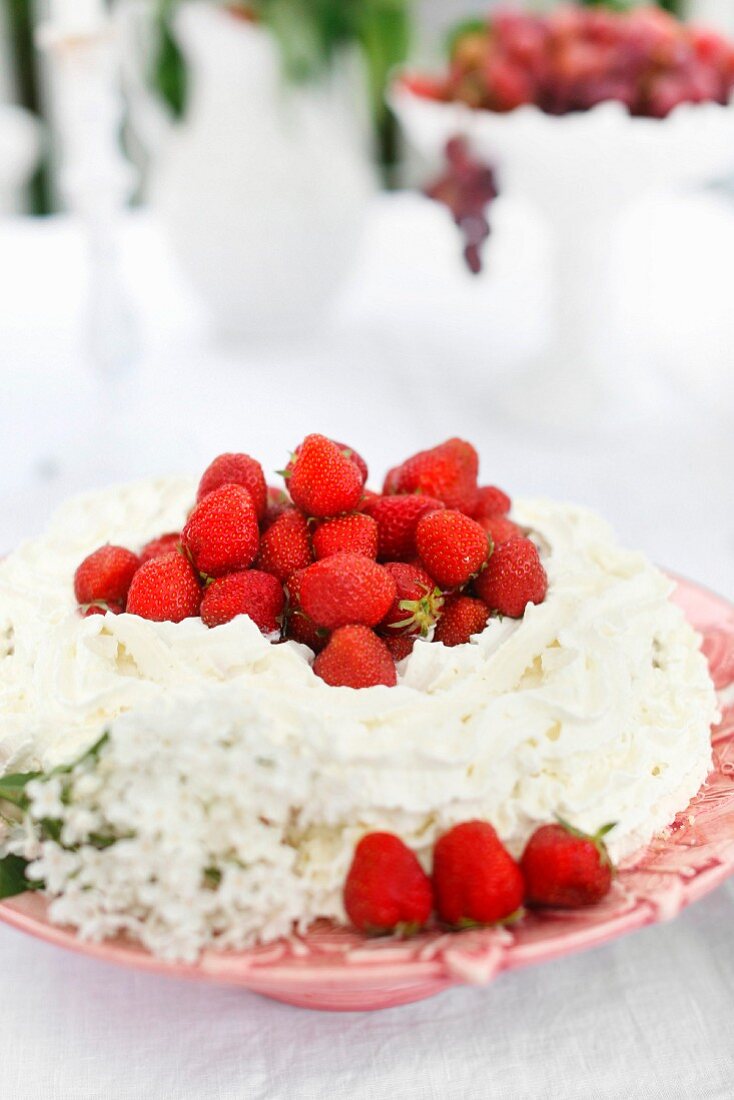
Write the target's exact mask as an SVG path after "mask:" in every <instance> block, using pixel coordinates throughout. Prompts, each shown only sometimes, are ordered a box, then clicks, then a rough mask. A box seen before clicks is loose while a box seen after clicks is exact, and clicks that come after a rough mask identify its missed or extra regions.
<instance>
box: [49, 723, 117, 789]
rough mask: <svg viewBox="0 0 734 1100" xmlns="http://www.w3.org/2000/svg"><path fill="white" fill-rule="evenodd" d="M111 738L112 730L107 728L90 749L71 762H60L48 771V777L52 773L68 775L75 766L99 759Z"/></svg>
mask: <svg viewBox="0 0 734 1100" xmlns="http://www.w3.org/2000/svg"><path fill="white" fill-rule="evenodd" d="M109 739H110V732H109V730H105V732H104V733H103V734H102V736H101V737H100V738H98V739H97V740H96V741H95V742H94V744H93V745H90V746H89V748H88V749H85V750H84V752H83V753H82V754H81V756H78V757H77V759H76V760H72V762H71V763H70V764H59V765H58V766H57V767H55V768H53V769H52V770H51V771H50V772H49V773H48V776H47V778H50V777H51V776H52V775H68V774H69V773H70V772H72V771H73V770H74V768H78V767H79V765H80V764H84V763H85V762H86V761H87V760H98V759H99V754H100V753H101V751H102V749H103V748H104V746H105V745H106V744H107V742H108V741H109Z"/></svg>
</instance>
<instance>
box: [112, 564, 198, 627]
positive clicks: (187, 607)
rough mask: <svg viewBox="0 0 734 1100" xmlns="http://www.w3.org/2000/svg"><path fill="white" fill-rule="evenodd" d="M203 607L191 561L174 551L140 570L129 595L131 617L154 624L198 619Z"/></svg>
mask: <svg viewBox="0 0 734 1100" xmlns="http://www.w3.org/2000/svg"><path fill="white" fill-rule="evenodd" d="M200 604H201V588H200V586H199V578H198V577H197V575H196V571H195V569H194V567H193V565H192V564H191V562H190V561H189V559H188V558H187V557H185V556H184V555H183V554H179V553H178V551H177V550H174V551H173V552H172V553H170V554H164V555H163V556H162V557H160V558H151V559H150V561H146V562H145V564H144V565H141V566H140V569H138V571H137V573H136V574H135V576H134V577H133V582H132V584H131V585H130V591H129V592H128V596H127V613H128V615H139V616H140V617H141V619H152V620H153V621H154V622H166V621H167V622H172V623H180V622H181V620H182V619H189V618H191V617H192V616H194V615H198V614H199V605H200Z"/></svg>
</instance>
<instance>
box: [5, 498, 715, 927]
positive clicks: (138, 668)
mask: <svg viewBox="0 0 734 1100" xmlns="http://www.w3.org/2000/svg"><path fill="white" fill-rule="evenodd" d="M194 494H195V485H194V483H193V482H192V481H189V480H188V479H165V480H156V481H150V482H145V483H142V484H134V485H129V486H123V487H119V488H114V489H111V490H107V491H104V492H101V493H94V494H88V495H86V496H83V497H80V498H77V499H75V500H73V501H70V502H69V503H68V504H66V505H65V506H64V507H63V508H62V509H61V510H60V511H59V513H58V514H57V516H56V517H55V519H54V520H53V522H52V524H51V525H50V527H49V529H48V531H47V532H46V534H45V535H44V536H43V537H41V538H39V539H37V540H34V541H32V542H28V543H26V544H25V545H23V546H21V547H20V548H19V549H18V550H17V551H16V552H15V553H14V554H12V555H11V556H10V557H8V558H7V559H6V560H5V561H4V562H2V563H1V564H0V767H4V768H14V767H20V766H27V765H28V764H30V763H33V764H40V765H43V766H50V765H55V764H57V763H61V762H66V761H68V760H70V759H73V758H74V757H75V756H76V755H78V754H79V753H80V752H81V751H82V750H83V749H84V748H85V747H87V746H88V745H89V744H91V743H92V742H93V741H94V740H95V739H96V738H97V737H98V736H99V735H100V733H101V732H102V731H103V730H105V729H108V728H109V729H111V731H112V738H113V741H115V740H117V739H119V740H120V743H122V742H123V741H124V739H125V738H132V739H134V741H135V744H136V745H137V746H138V747H139V746H140V744H141V738H142V743H145V740H146V739H147V740H148V741H149V742H150V744H151V746H153V745H154V744H155V740H156V738H157V737H158V736H159V731H160V732H163V731H165V734H166V736H167V737H169V738H170V735H171V731H172V730H175V728H176V727H177V726H178V728H182V729H183V728H187V725H188V724H189V723H190V721H191V718H192V716H195V725H196V730H197V738H198V740H199V742H203V743H204V744H205V743H206V738H207V736H210V737H211V738H212V740H214V739H216V737H217V736H218V732H221V730H222V728H224V727H226V728H227V730H228V736H230V737H234V738H236V739H238V743H240V745H241V746H242V747H243V751H244V752H245V753H246V752H247V751H250V749H248V745H250V747H251V752H252V757H253V761H258V762H260V764H261V763H262V760H263V759H264V758H267V760H268V767H269V768H270V769H271V771H272V799H273V800H275V801H277V806H275V805H274V812H273V815H272V817H273V822H274V824H273V827H272V829H269V830H265V832H264V833H263V830H262V829H260V830H259V833H258V838H257V848H258V850H261V849H263V846H265V848H267V846H268V845H271V846H272V850H271V852H270V857H272V861H273V862H274V863H277V862H279V861H278V854H277V853H278V850H279V849H282V846H283V845H286V846H287V847H288V849H289V850H290V851H291V852H292V855H293V858H292V860H291V862H290V863H289V864H288V870H287V873H286V872H283V874H282V875H281V877H280V879H279V880H278V881H279V882H280V883H281V884H282V885H281V886H279V888H278V889H279V890H281V894H282V893H283V891H285V893H287V892H288V890H289V889H290V890H292V892H293V893H292V898H297V903H296V902H293V901H292V902H291V904H290V907H288V906H286V908H287V909H288V911H289V912H290V911H291V910H292V909H294V908H295V910H296V911H297V913H298V916H299V919H302V920H303V921H308V920H309V919H311V918H314V917H316V916H321V915H327V916H334V917H336V918H338V919H340V918H343V910H342V904H341V887H342V883H343V880H344V876H345V873H346V870H347V868H348V865H349V861H350V859H351V854H352V851H353V847H354V843H355V841H356V840H357V839H358V837H359V836H360V835H362V834H363V833H364V832H366V831H369V830H372V829H389V830H392V831H395V832H397V833H398V834H399V835H401V836H402V837H403V838H404V839H405V840H406V842H407V843H409V844H410V845H411V846H412V847H413V848H414V849H415V850H416V851H417V852H418V853H419V855H421V857H424V858H425V861H426V863H428V862H429V860H430V850H431V846H432V844H433V842H434V840H435V838H436V837H437V836H438V835H439V834H440V833H441V832H442V831H443V830H445V829H446V828H447V827H448V826H450V825H451V824H453V823H455V822H457V821H461V820H466V819H468V818H472V817H481V818H484V819H487V820H489V821H491V822H492V824H493V825H494V826H495V827H496V828H497V830H498V832H499V833H500V835H501V836H502V838H503V839H504V840H505V841H506V843H507V844H508V845H509V846H510V848H511V849H512V850H513V851H514V852H516V853H517V852H518V851H519V850H520V849H521V847H522V845H523V843H524V841H525V840H526V838H527V836H528V835H529V833H530V832H531V831H532V829H533V828H534V827H535V826H536V825H537V824H538V823H540V822H546V821H548V820H551V819H553V816H554V815H555V814H559V815H561V816H562V817H564V818H567V819H569V820H570V821H572V822H573V823H574V824H575V825H577V826H579V827H580V828H582V829H586V830H589V831H594V830H596V829H597V828H598V827H599V826H600V825H602V824H604V823H606V822H610V821H613V822H617V825H616V828H615V829H614V831H613V832H612V833H611V835H610V837H609V841H610V849H611V852H612V855H613V857H614V858H619V857H620V856H622V855H624V854H626V853H628V852H630V851H631V850H633V849H634V848H635V847H637V846H639V845H641V844H643V843H645V842H646V841H647V840H649V839H650V837H651V836H652V835H653V834H654V833H655V832H657V831H659V830H660V829H662V828H663V827H664V826H665V825H667V824H668V823H669V822H670V821H671V820H672V818H673V816H674V815H675V813H676V811H678V810H679V809H681V808H683V807H684V806H685V805H686V804H687V802H688V800H689V799H690V798H691V797H692V796H693V795H694V794H695V792H696V791H697V789H698V788H699V786H700V785H701V783H702V782H703V780H704V779H705V777H706V774H707V771H708V769H709V766H710V759H711V748H710V737H709V733H710V726H711V723H712V721H713V720H714V719H715V717H716V713H717V704H716V698H715V693H714V690H713V686H712V684H711V681H710V678H709V675H708V670H707V667H706V662H705V660H704V658H703V656H702V654H701V653H700V650H699V638H698V636H697V635H696V634H695V632H694V631H693V629H692V628H691V627H690V626H689V624H688V623H687V622H686V620H685V618H684V616H683V614H682V612H681V611H680V610H679V609H678V608H677V607H676V606H675V605H674V604H673V603H671V602H670V599H669V597H670V593H671V589H672V587H673V586H672V584H671V582H670V580H669V579H668V578H666V577H665V576H664V575H663V574H662V573H661V572H659V571H658V570H657V569H656V568H654V567H653V566H652V565H651V564H650V562H649V561H648V560H647V559H646V558H645V557H644V556H643V555H641V554H639V553H633V552H630V551H628V550H624V549H622V548H620V547H619V546H618V545H617V543H616V541H615V539H614V536H613V534H612V532H611V531H610V529H609V527H608V526H607V525H606V524H605V523H604V522H603V521H602V520H600V519H599V518H597V517H596V516H595V515H593V514H592V513H590V512H587V511H585V510H583V509H580V508H576V507H573V506H570V505H565V504H557V503H552V502H549V501H544V500H521V501H516V503H515V507H514V510H513V514H512V518H513V519H514V520H515V521H516V522H517V523H519V524H521V525H522V526H523V527H525V528H528V529H529V530H530V531H532V533H533V537H534V538H535V539H536V540H537V541H538V544H539V546H540V548H541V554H542V557H543V561H544V564H545V566H546V569H547V572H548V577H549V590H548V596H547V598H546V600H545V602H544V603H543V604H541V605H539V606H529V607H528V608H527V610H526V613H525V616H524V618H523V619H522V620H520V621H514V620H509V619H504V620H501V619H491V620H490V622H489V623H488V625H487V628H486V629H485V630H484V631H483V632H482V633H481V634H480V635H478V636H476V637H475V638H474V639H473V640H472V642H471V643H469V644H467V645H463V646H457V647H454V648H446V647H444V646H443V645H441V644H439V643H430V644H429V643H427V642H422V641H418V642H417V643H416V645H415V648H414V651H413V653H412V655H411V656H410V657H408V658H407V659H406V660H405V661H403V662H402V663H401V664H400V666H399V683H398V686H397V687H395V688H387V687H375V688H369V689H365V690H361V691H354V690H352V689H350V688H333V687H329V686H328V685H326V684H324V683H323V682H322V681H321V680H319V679H318V678H317V677H315V676H314V675H313V672H312V670H311V667H310V665H311V660H312V657H313V655H312V654H311V652H310V650H308V649H307V648H306V647H304V646H301V645H298V644H296V643H294V642H286V643H283V644H278V645H274V644H272V643H271V642H270V641H268V639H266V638H264V637H263V636H262V635H261V634H260V633H259V631H258V629H257V628H256V627H255V625H254V624H253V623H252V622H251V621H250V620H249V619H248V618H247V617H245V616H240V617H238V618H237V619H235V620H233V621H232V622H230V623H228V624H226V625H224V626H220V627H217V628H216V629H214V630H209V629H207V627H205V626H204V624H203V623H202V622H201V621H200V620H198V619H188V620H185V621H184V622H182V623H180V624H173V623H154V622H148V621H146V620H144V619H140V618H137V617H136V616H132V615H119V616H115V615H112V614H107V615H105V616H101V615H98V616H92V617H90V618H86V619H85V618H82V617H80V615H79V613H78V611H77V609H76V605H75V600H74V593H73V587H72V578H73V573H74V570H75V568H76V566H77V565H78V563H79V562H80V561H81V560H82V558H83V557H84V556H85V555H86V554H88V553H90V552H91V551H92V550H94V549H95V548H96V547H97V546H99V545H100V544H102V543H105V542H113V543H122V544H123V545H127V546H130V547H131V548H132V549H138V548H140V547H141V546H142V545H143V544H144V543H145V542H146V541H147V540H148V539H150V538H152V537H154V536H156V535H159V534H162V533H164V532H166V531H169V530H177V529H180V527H181V526H182V524H183V522H184V519H185V516H186V513H187V510H188V509H189V507H190V505H191V502H192V501H193V499H194ZM120 756H121V758H122V759H124V753H121V754H120ZM154 796H155V795H154V792H153V793H152V794H151V797H154ZM160 796H161V798H163V797H164V796H165V790H164V787H163V786H162V787H161V792H160ZM265 857H267V853H264V858H265ZM279 865H282V860H280V864H279ZM288 884H290V885H288ZM277 894H278V891H277V890H274V891H271V892H270V895H268V896H269V897H270V901H269V903H268V904H269V905H270V906H271V909H273V906H274V907H275V909H276V910H277V911H278V912H279V913H280V914H281V916H282V912H283V908H282V905H281V902H282V901H283V897H282V896H280V901H279V900H278V896H276V895H277ZM279 905H280V908H278V906H279ZM273 920H274V917H273V912H272V911H263V912H262V913H260V914H258V915H257V918H256V920H255V924H256V925H257V928H255V930H254V932H253V935H255V934H256V935H261V936H264V937H265V938H267V935H268V927H271V928H272V929H273V932H274V933H275V930H276V928H277V929H278V930H282V920H281V921H280V922H278V921H276V922H275V923H272V922H273Z"/></svg>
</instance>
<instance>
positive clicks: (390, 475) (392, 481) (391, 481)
mask: <svg viewBox="0 0 734 1100" xmlns="http://www.w3.org/2000/svg"><path fill="white" fill-rule="evenodd" d="M401 469H402V467H400V466H393V468H392V470H388V471H387V473H386V474H385V480H384V482H383V485H382V491H383V493H384V494H385V496H391V495H392V494H393V493H399V492H400V489H399V488H398V483H399V481H400V472H401Z"/></svg>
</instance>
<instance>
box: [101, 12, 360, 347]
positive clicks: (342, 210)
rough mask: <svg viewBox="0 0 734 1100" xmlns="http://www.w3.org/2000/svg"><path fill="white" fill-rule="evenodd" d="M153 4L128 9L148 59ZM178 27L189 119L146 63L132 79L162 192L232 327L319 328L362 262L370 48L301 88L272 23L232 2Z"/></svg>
mask: <svg viewBox="0 0 734 1100" xmlns="http://www.w3.org/2000/svg"><path fill="white" fill-rule="evenodd" d="M149 12H150V6H149V5H148V4H146V3H145V2H143V4H142V5H140V4H130V3H128V4H127V5H125V6H124V7H123V9H122V12H121V14H122V16H123V23H124V24H126V25H127V30H128V32H129V30H130V28H131V27H134V26H136V27H137V51H136V52H137V58H138V65H139V63H140V56H141V49H140V29H141V24H140V19H141V17H142V16H146V18H147V13H149ZM174 32H175V35H176V39H177V41H178V43H179V46H180V48H181V50H182V52H183V54H184V57H185V59H186V63H187V66H188V102H187V107H186V112H185V117H184V118H183V120H182V121H181V122H179V123H174V122H172V121H171V120H170V119H166V120H165V121H164V113H163V112H162V110H161V109H160V108H156V106H155V105H154V103H152V102H151V101H150V97H149V96H148V94H147V92H146V93H145V96H144V95H143V93H142V87H143V85H142V81H141V80H140V79H139V74H138V80H137V83H136V82H135V81H133V82H132V84H133V88H132V93H133V94H132V100H133V102H132V116H133V122H135V119H136V117H137V118H138V119H139V121H140V127H139V129H140V130H141V131H144V133H143V134H142V136H143V140H144V141H146V144H148V146H149V151H150V153H151V160H152V165H151V174H150V185H149V196H150V201H151V204H152V206H153V208H154V209H155V211H156V212H157V214H158V215H159V217H160V219H161V222H162V224H163V226H164V228H165V230H166V232H167V235H168V237H169V239H170V242H171V244H172V246H173V249H174V251H175V253H176V255H177V257H178V259H179V261H180V264H181V266H182V269H183V270H184V272H185V274H186V275H187V276H188V279H189V281H190V282H191V283H192V284H193V285H194V286H195V288H196V289H197V290H198V292H199V294H200V296H201V297H202V298H203V299H204V300H205V302H206V303H207V305H208V307H209V310H210V312H211V314H212V316H213V318H214V320H215V323H216V326H217V328H218V330H219V332H220V333H222V334H225V335H243V334H248V333H259V334H267V333H269V332H272V331H274V330H276V331H278V332H283V331H295V332H298V331H302V330H304V329H306V328H310V327H311V326H312V325H313V323H314V322H317V321H318V319H319V318H320V317H321V316H322V315H323V314H324V312H325V311H326V310H327V308H328V306H329V303H330V302H331V300H332V299H333V296H334V292H335V291H336V289H337V288H338V287H339V286H340V284H341V283H342V282H343V280H344V278H345V276H346V275H347V274H348V272H349V269H350V266H351V264H352V262H353V259H354V257H355V252H356V248H357V246H358V243H359V240H360V236H361V233H362V230H363V226H364V218H365V213H366V208H367V204H368V201H369V198H370V195H371V193H372V192H373V190H374V188H375V183H376V181H375V175H374V171H373V169H372V167H371V165H370V162H369V155H368V144H369V143H368V139H367V134H368V126H367V123H366V107H365V103H366V99H365V96H362V97H361V100H360V95H359V93H360V91H361V88H360V79H359V78H360V73H359V69H358V65H357V63H356V62H357V59H356V58H352V59H351V61H348V60H347V59H344V62H343V63H341V64H340V65H339V66H338V67H337V68H336V69H335V70H334V71H332V72H331V73H330V74H329V75H327V76H324V77H323V78H322V79H321V80H320V81H319V82H318V83H316V84H303V85H297V86H295V87H294V86H291V85H289V84H288V83H287V82H286V80H285V78H284V75H283V70H282V63H281V57H280V53H279V49H278V45H277V43H276V42H275V41H274V39H273V37H272V36H271V34H270V33H269V32H268V31H266V30H264V29H263V28H260V27H257V26H255V25H253V24H252V23H249V22H247V21H245V20H242V19H238V18H236V17H235V16H233V15H232V13H231V12H228V11H227V10H226V9H224V8H222V7H219V6H217V5H215V4H209V3H203V2H201V0H189V2H187V3H184V4H182V5H181V7H180V8H179V10H178V11H177V13H176V17H175V24H174ZM125 37H126V39H127V50H126V53H127V55H128V57H129V55H130V53H131V35H130V34H129V33H127V34H126V35H125ZM129 75H130V73H129V72H128V76H129ZM136 90H137V95H136ZM144 100H147V102H144ZM151 146H152V147H151Z"/></svg>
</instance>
